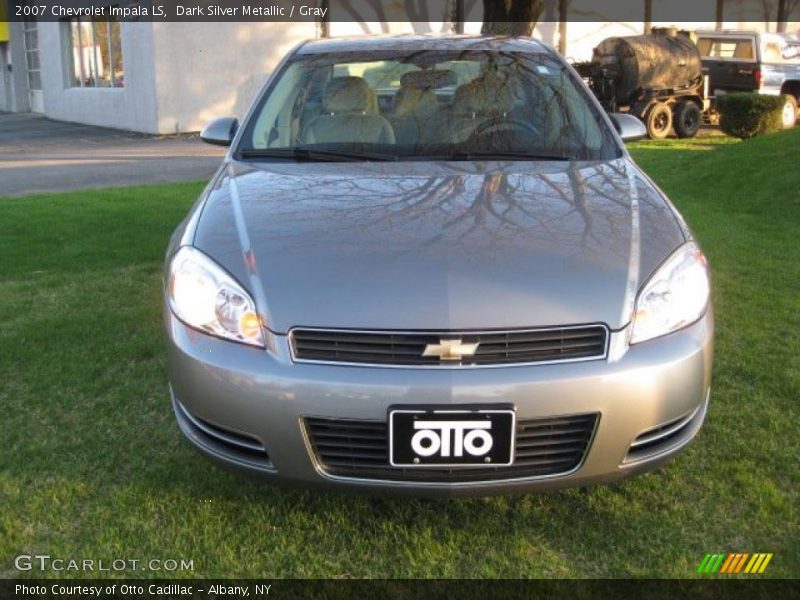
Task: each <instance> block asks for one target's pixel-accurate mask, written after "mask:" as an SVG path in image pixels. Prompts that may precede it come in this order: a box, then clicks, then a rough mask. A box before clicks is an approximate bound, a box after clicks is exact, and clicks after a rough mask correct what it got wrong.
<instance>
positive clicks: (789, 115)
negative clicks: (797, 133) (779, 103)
mask: <svg viewBox="0 0 800 600" xmlns="http://www.w3.org/2000/svg"><path fill="white" fill-rule="evenodd" d="M783 99H784V100H785V101H786V103H785V104H784V105H783V115H782V117H781V123H782V124H783V128H784V129H791V128H792V127H794V124H795V123H796V122H797V100H795V99H794V96H790V95H788V94H784V96H783Z"/></svg>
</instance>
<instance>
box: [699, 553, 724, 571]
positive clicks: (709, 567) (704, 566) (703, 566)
mask: <svg viewBox="0 0 800 600" xmlns="http://www.w3.org/2000/svg"><path fill="white" fill-rule="evenodd" d="M724 559H725V554H706V555H705V557H704V558H703V561H702V562H701V563H700V566H699V567H697V572H698V573H716V572H717V571H718V570H719V567H720V565H721V564H722V561H723V560H724Z"/></svg>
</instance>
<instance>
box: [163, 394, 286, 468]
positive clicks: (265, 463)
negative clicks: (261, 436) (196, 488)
mask: <svg viewBox="0 0 800 600" xmlns="http://www.w3.org/2000/svg"><path fill="white" fill-rule="evenodd" d="M173 406H174V407H175V414H176V415H177V417H178V423H179V425H180V426H181V428H182V429H183V430H184V433H186V435H188V436H190V437H191V438H192V439H193V440H194V441H195V442H197V443H198V444H199V445H200V446H204V447H205V448H206V449H208V450H209V451H210V452H212V453H215V454H221V455H223V456H224V457H226V458H228V459H231V460H235V461H237V462H242V463H245V464H247V465H249V466H255V467H259V468H264V469H272V462H271V461H270V460H269V455H268V454H267V450H266V448H264V445H263V444H262V443H261V442H259V441H258V440H257V439H256V438H254V437H251V436H249V435H243V434H241V433H237V432H234V431H229V430H227V429H222V428H221V427H217V426H216V425H212V424H211V423H208V422H207V421H204V420H203V419H200V418H199V417H197V416H195V415H193V414H191V413H190V412H189V411H188V410H187V409H186V408H185V407H184V406H183V405H182V404H181V403H180V402H178V401H177V400H173Z"/></svg>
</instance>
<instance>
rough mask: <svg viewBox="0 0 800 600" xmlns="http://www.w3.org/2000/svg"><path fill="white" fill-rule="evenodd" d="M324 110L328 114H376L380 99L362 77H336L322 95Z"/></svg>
mask: <svg viewBox="0 0 800 600" xmlns="http://www.w3.org/2000/svg"><path fill="white" fill-rule="evenodd" d="M322 110H323V111H324V112H327V113H348V112H351V113H352V112H355V113H370V114H372V113H375V112H377V110H378V98H377V96H376V95H375V92H374V91H372V88H371V87H369V84H367V82H366V81H364V80H363V79H362V78H361V77H335V78H333V79H331V80H330V81H329V82H328V83H327V85H326V86H325V91H324V92H323V93H322Z"/></svg>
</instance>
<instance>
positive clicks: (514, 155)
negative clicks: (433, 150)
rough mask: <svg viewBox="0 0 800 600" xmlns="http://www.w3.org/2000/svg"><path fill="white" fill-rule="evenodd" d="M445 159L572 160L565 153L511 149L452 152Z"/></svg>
mask: <svg viewBox="0 0 800 600" xmlns="http://www.w3.org/2000/svg"><path fill="white" fill-rule="evenodd" d="M444 158H445V160H573V159H572V157H570V156H567V155H565V154H548V153H537V152H523V151H519V152H517V151H513V150H476V151H470V152H453V153H452V154H448V155H446V156H445V157H444Z"/></svg>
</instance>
